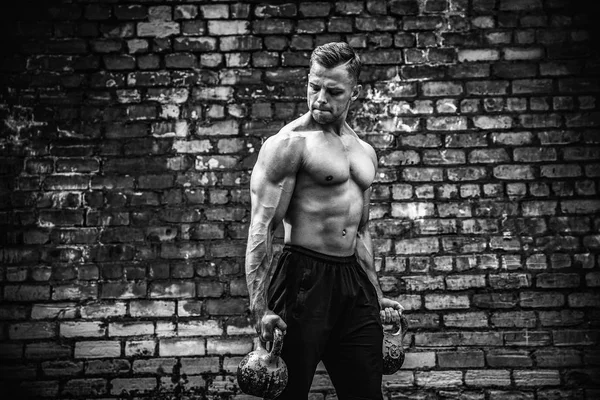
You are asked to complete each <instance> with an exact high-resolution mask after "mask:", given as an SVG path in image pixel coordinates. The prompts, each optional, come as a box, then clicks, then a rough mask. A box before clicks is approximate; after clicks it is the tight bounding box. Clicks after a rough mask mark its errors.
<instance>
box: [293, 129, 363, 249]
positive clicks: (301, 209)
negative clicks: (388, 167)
mask: <svg viewBox="0 0 600 400" xmlns="http://www.w3.org/2000/svg"><path fill="white" fill-rule="evenodd" d="M306 128H308V127H305V126H303V125H302V124H300V125H299V126H296V127H294V134H297V135H302V136H303V137H304V141H305V146H304V152H303V156H302V163H301V167H300V168H299V170H298V173H297V175H296V183H295V187H294V192H293V194H292V198H291V201H290V204H289V206H288V209H287V212H286V214H285V217H284V228H285V243H290V244H296V245H300V246H303V247H306V248H309V249H312V250H315V251H318V252H321V253H325V254H330V255H336V256H346V255H351V254H353V253H354V247H355V243H356V242H355V241H356V233H357V230H358V227H359V224H360V221H361V218H362V216H363V215H362V214H363V211H364V208H363V206H364V205H365V204H364V194H365V191H366V190H367V189H368V188H369V187H370V186H371V184H372V183H373V180H374V178H375V165H374V162H373V158H372V157H371V156H370V155H369V152H368V151H367V146H368V145H366V144H365V143H364V142H362V141H360V139H359V138H358V137H357V136H356V134H355V133H354V132H353V131H352V130H351V129H350V128H349V127H347V126H346V127H345V128H344V129H343V130H342V134H341V135H338V134H335V133H331V132H323V131H322V130H305V129H306Z"/></svg>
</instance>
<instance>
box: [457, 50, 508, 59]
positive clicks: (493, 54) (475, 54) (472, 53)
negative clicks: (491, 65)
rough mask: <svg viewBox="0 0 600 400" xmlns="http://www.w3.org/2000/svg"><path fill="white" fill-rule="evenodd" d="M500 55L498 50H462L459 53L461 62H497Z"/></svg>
mask: <svg viewBox="0 0 600 400" xmlns="http://www.w3.org/2000/svg"><path fill="white" fill-rule="evenodd" d="M499 59H500V53H499V51H498V50H496V49H461V50H459V51H458V61H459V62H478V61H496V60H499Z"/></svg>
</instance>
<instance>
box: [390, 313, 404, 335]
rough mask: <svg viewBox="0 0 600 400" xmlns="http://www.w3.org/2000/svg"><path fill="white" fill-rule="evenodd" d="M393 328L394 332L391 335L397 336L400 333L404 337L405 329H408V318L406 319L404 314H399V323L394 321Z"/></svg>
mask: <svg viewBox="0 0 600 400" xmlns="http://www.w3.org/2000/svg"><path fill="white" fill-rule="evenodd" d="M394 329H395V330H396V332H395V333H392V335H394V336H398V335H399V334H400V333H402V337H404V335H405V334H406V331H407V330H408V319H406V317H405V316H404V315H400V323H398V322H394Z"/></svg>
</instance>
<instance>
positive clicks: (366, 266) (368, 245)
mask: <svg viewBox="0 0 600 400" xmlns="http://www.w3.org/2000/svg"><path fill="white" fill-rule="evenodd" d="M355 252H356V257H357V258H358V262H359V264H360V266H361V267H362V268H363V270H364V271H365V273H366V274H367V277H368V278H369V281H370V282H371V284H373V286H374V287H375V291H376V292H377V299H378V300H381V299H382V298H383V292H382V291H381V286H379V280H378V279H377V272H376V271H375V261H374V256H373V242H372V240H371V234H370V233H369V230H368V228H367V227H366V226H365V227H364V228H363V229H360V230H359V232H358V234H357V235H356V249H355Z"/></svg>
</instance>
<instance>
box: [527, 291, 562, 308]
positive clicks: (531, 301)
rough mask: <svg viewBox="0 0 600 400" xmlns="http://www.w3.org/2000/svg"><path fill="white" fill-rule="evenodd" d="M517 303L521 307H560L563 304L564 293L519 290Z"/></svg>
mask: <svg viewBox="0 0 600 400" xmlns="http://www.w3.org/2000/svg"><path fill="white" fill-rule="evenodd" d="M519 303H520V304H521V306H522V307H527V308H530V307H533V308H538V307H561V306H563V305H564V304H565V298H564V295H562V294H561V293H556V292H521V293H519Z"/></svg>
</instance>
